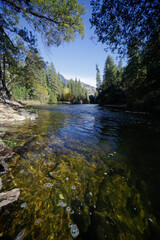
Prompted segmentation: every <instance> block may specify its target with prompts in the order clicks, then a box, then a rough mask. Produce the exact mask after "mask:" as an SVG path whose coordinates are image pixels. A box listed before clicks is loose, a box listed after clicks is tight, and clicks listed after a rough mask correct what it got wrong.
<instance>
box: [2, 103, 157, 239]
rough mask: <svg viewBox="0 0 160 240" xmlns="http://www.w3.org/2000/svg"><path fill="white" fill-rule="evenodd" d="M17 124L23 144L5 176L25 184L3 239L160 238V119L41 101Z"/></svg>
mask: <svg viewBox="0 0 160 240" xmlns="http://www.w3.org/2000/svg"><path fill="white" fill-rule="evenodd" d="M37 111H38V115H39V118H38V120H37V121H34V122H30V121H27V122H26V123H23V124H21V125H13V126H12V127H10V134H9V135H8V136H6V141H7V143H8V144H9V145H10V147H12V148H14V147H22V151H20V152H19V153H17V154H16V155H15V156H14V157H13V158H12V159H11V160H10V161H9V163H8V165H9V170H10V172H9V174H5V175H3V176H1V183H2V189H1V191H5V190H6V191H8V190H11V189H13V188H19V189H20V195H19V198H18V201H15V202H14V203H11V204H9V205H7V206H5V207H2V208H1V210H0V239H7V240H10V239H11V240H14V239H15V240H20V239H25V240H30V239H36V240H41V239H42V240H47V239H48V240H51V239H54V240H62V239H66V240H68V239H82V240H83V239H86V240H89V239H92V240H94V239H98V240H103V239H107V240H119V239H120V240H122V239H124V240H132V239H133V240H134V239H135V240H149V239H151V240H154V239H160V227H159V226H160V225H159V224H160V221H159V217H160V204H159V203H160V184H159V183H160V121H159V120H157V119H153V118H151V117H150V116H146V115H139V114H133V113H128V112H124V111H117V110H109V109H107V108H105V107H101V106H98V105H94V104H93V105H90V104H86V105H53V106H51V105H48V106H44V107H38V110H37Z"/></svg>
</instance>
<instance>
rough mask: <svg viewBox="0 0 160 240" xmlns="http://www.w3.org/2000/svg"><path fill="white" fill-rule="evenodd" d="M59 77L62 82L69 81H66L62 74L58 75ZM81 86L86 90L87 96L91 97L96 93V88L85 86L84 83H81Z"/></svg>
mask: <svg viewBox="0 0 160 240" xmlns="http://www.w3.org/2000/svg"><path fill="white" fill-rule="evenodd" d="M60 77H61V81H62V82H65V81H69V80H68V79H66V78H65V77H64V76H63V75H62V74H60ZM81 84H82V86H83V87H85V88H86V89H87V90H88V94H89V96H91V95H93V96H94V94H95V93H96V88H95V87H93V86H91V85H89V84H86V83H83V82H81Z"/></svg>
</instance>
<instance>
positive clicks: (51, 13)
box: [0, 0, 85, 45]
mask: <svg viewBox="0 0 160 240" xmlns="http://www.w3.org/2000/svg"><path fill="white" fill-rule="evenodd" d="M0 8H1V11H0V31H1V32H2V33H3V34H4V35H5V38H6V39H8V41H9V42H10V43H11V39H10V36H11V34H12V35H13V33H14V34H18V35H20V36H21V37H23V38H25V39H24V40H26V41H28V40H29V35H27V34H26V32H27V30H26V29H24V28H23V27H22V26H21V24H19V17H22V18H24V19H25V20H26V21H27V22H28V23H29V25H30V26H31V27H32V28H34V29H35V30H36V31H38V32H40V33H41V34H42V36H43V38H44V40H45V41H46V43H47V44H48V45H51V44H56V45H59V44H61V43H62V42H63V41H67V42H69V41H70V40H74V37H75V33H76V32H78V33H79V34H80V35H81V36H82V38H83V37H84V26H83V23H82V15H83V14H84V13H85V9H84V6H83V5H82V4H78V2H77V0H45V1H44V0H29V1H27V0H2V1H1V3H0ZM4 12H5V14H4ZM4 15H5V16H4ZM27 38H28V39H27Z"/></svg>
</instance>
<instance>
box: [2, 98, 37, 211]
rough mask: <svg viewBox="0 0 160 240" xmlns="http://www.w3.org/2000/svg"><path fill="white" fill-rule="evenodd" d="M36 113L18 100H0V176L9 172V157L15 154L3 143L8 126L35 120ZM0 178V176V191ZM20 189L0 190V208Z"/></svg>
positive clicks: (13, 197) (14, 197)
mask: <svg viewBox="0 0 160 240" xmlns="http://www.w3.org/2000/svg"><path fill="white" fill-rule="evenodd" d="M37 118H38V115H37V114H35V113H32V112H31V111H30V110H28V109H27V110H26V109H25V105H24V104H23V103H20V102H16V101H10V100H6V101H5V102H2V101H1V102H0V176H2V175H4V174H8V173H9V167H8V162H9V159H11V158H12V157H13V155H14V154H16V149H12V148H10V147H8V146H7V145H6V144H5V143H4V137H5V136H6V135H7V134H9V127H10V126H11V125H13V124H20V123H23V122H25V121H26V120H36V119H37ZM1 188H2V180H1V177H0V191H1ZM19 195H20V190H19V189H17V188H15V189H11V190H10V191H7V192H6V191H5V192H0V208H1V207H3V206H6V205H8V204H10V203H12V202H14V201H16V200H17V199H18V197H19Z"/></svg>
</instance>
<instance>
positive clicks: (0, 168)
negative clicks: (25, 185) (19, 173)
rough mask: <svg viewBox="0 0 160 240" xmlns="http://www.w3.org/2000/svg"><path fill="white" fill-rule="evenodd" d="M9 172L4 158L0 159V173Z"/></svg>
mask: <svg viewBox="0 0 160 240" xmlns="http://www.w3.org/2000/svg"><path fill="white" fill-rule="evenodd" d="M5 173H9V169H8V164H7V163H6V162H5V161H4V160H0V175H3V174H5Z"/></svg>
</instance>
